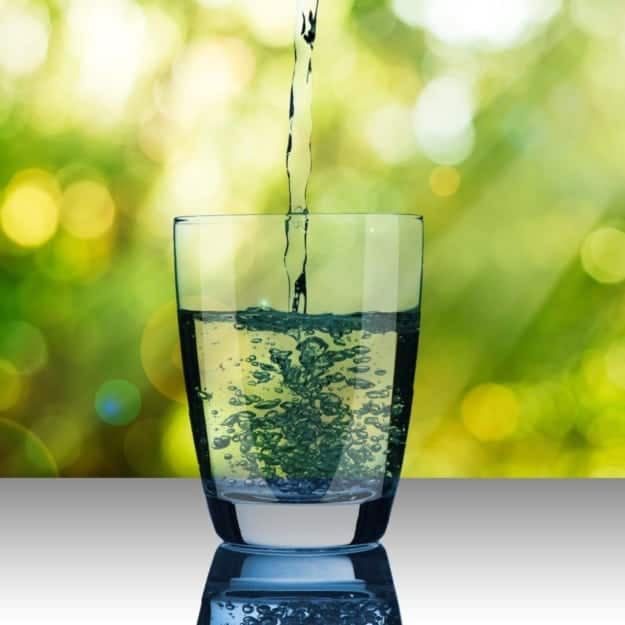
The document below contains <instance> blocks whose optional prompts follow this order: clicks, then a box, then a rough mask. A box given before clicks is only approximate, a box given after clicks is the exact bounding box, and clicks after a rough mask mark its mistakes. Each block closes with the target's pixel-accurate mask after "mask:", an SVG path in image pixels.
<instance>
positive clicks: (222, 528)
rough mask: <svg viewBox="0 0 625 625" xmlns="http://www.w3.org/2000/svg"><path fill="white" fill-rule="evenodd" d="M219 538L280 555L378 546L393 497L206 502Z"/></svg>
mask: <svg viewBox="0 0 625 625" xmlns="http://www.w3.org/2000/svg"><path fill="white" fill-rule="evenodd" d="M207 501H208V508H209V510H210V514H211V517H212V519H213V524H214V526H215V530H216V532H217V534H218V535H219V536H220V537H221V538H222V539H223V540H224V541H225V542H227V543H232V544H235V545H246V546H249V547H252V548H260V549H276V550H333V549H341V548H344V547H347V546H350V545H368V544H371V543H376V542H378V541H379V540H380V539H381V538H382V536H383V535H384V532H385V531H386V527H387V525H388V520H389V517H390V513H391V507H392V504H393V498H392V497H384V498H381V499H376V500H373V501H367V502H365V503H362V504H354V503H350V504H348V503H345V504H330V503H321V504H309V503H308V504H284V503H248V502H245V503H233V502H231V501H227V500H224V499H218V498H215V497H207Z"/></svg>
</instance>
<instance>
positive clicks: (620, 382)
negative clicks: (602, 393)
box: [605, 341, 625, 389]
mask: <svg viewBox="0 0 625 625" xmlns="http://www.w3.org/2000/svg"><path fill="white" fill-rule="evenodd" d="M605 371H606V374H607V378H608V380H610V382H612V384H614V385H615V386H618V387H619V388H621V389H625V341H621V342H619V343H615V344H614V345H612V346H611V347H610V349H609V350H608V351H607V353H606V355H605Z"/></svg>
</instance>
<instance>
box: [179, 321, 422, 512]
mask: <svg viewBox="0 0 625 625" xmlns="http://www.w3.org/2000/svg"><path fill="white" fill-rule="evenodd" d="M182 314H183V315H185V314H186V315H188V316H189V319H190V321H189V322H188V323H186V322H184V320H183V324H182V327H183V332H187V331H188V330H190V331H192V332H194V339H193V340H192V341H187V340H183V343H184V344H185V345H186V344H192V345H194V346H195V348H196V352H197V353H196V354H191V355H185V359H188V358H189V357H190V358H191V359H192V360H193V361H194V362H197V363H198V364H199V368H197V376H198V378H199V379H195V378H193V379H188V381H187V384H189V383H191V384H192V385H193V386H195V387H196V388H197V397H198V399H200V400H201V401H200V402H199V404H200V406H201V412H202V415H201V419H202V420H203V422H204V423H205V424H206V431H207V454H208V456H209V459H210V472H211V477H212V478H213V479H214V481H215V484H216V485H215V490H216V491H220V490H221V493H222V494H223V493H224V491H225V492H228V493H231V494H232V493H238V496H241V494H242V493H245V496H252V494H255V495H257V496H262V495H264V496H265V497H269V498H271V499H272V500H275V499H276V498H277V499H279V500H281V501H302V500H310V501H315V500H319V499H321V498H324V500H325V501H328V500H330V499H332V500H336V499H339V500H353V498H354V497H356V498H363V497H365V498H366V497H367V496H371V495H372V494H374V493H379V492H381V490H382V488H383V484H384V482H385V480H391V481H392V480H393V479H396V478H397V477H398V475H399V470H400V464H401V456H402V454H401V449H402V448H403V445H404V443H405V438H406V429H407V422H408V417H409V407H410V405H411V395H412V382H413V379H412V378H413V374H414V369H413V368H412V369H411V367H410V366H408V367H406V370H405V374H403V373H396V371H395V362H396V359H397V360H399V361H400V362H402V363H403V362H406V363H410V362H412V363H414V361H415V360H416V338H417V328H418V320H417V317H416V311H411V312H407V313H400V314H386V313H371V314H367V315H351V316H333V315H317V316H314V315H294V314H288V313H279V312H276V311H273V310H265V309H248V310H246V311H242V312H238V313H234V314H224V313H208V312H203V313H191V312H189V313H185V312H184V311H183V312H182ZM402 315H403V316H402ZM223 345H231V346H238V353H236V354H233V352H232V351H230V350H224V349H222V347H223ZM213 346H214V349H213ZM402 349H403V350H404V351H403V352H402V353H401V354H400V353H398V352H399V351H400V350H402ZM217 354H219V355H220V358H219V359H216V358H215V356H216V355H217ZM413 366H414V365H413ZM186 370H187V376H188V377H189V373H190V372H192V371H193V370H195V368H193V367H190V366H187V367H186ZM411 371H412V374H411ZM192 411H193V406H192ZM233 496H234V495H233Z"/></svg>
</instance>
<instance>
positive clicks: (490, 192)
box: [0, 0, 625, 477]
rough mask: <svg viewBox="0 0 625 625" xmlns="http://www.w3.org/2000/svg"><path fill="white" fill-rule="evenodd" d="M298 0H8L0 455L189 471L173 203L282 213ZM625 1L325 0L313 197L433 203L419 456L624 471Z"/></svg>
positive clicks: (349, 203)
mask: <svg viewBox="0 0 625 625" xmlns="http://www.w3.org/2000/svg"><path fill="white" fill-rule="evenodd" d="M292 15H293V2H292V0H279V1H278V0H272V1H271V2H258V1H257V0H202V1H200V0H198V1H197V2H192V1H191V0H181V1H179V2H175V3H173V2H164V1H161V2H159V1H156V0H143V1H141V2H139V1H137V0H107V2H98V1H97V0H54V1H52V0H51V1H50V2H47V3H46V2H37V1H35V0H0V259H1V262H0V450H1V451H2V453H1V454H0V474H1V475H56V474H58V475H63V476H116V475H123V476H131V475H141V476H163V475H194V474H195V473H196V463H195V458H194V456H193V448H192V442H191V435H190V428H189V426H188V423H187V414H186V407H185V405H184V394H183V388H182V384H181V368H180V356H179V353H178V344H177V330H176V325H175V309H174V306H173V303H172V302H173V299H174V291H173V270H172V249H171V220H172V217H173V216H174V215H176V214H193V213H206V212H232V213H236V212H263V211H272V212H285V211H286V207H287V184H286V177H285V172H284V149H285V145H286V137H287V114H288V111H287V106H288V89H289V81H290V76H291V69H292V50H291V45H290V43H291V42H290V39H291V32H292ZM624 26H625V5H623V3H622V2H620V0H604V1H602V2H591V1H589V0H571V1H570V2H560V1H559V0H544V1H541V2H532V1H530V0H515V1H512V0H510V1H506V2H495V1H494V0H493V1H491V0H470V1H467V2H462V3H458V2H454V0H421V1H417V0H392V1H390V0H389V2H383V1H382V0H380V1H378V0H376V1H374V0H354V1H349V0H326V1H324V0H321V9H320V30H319V38H318V45H317V49H316V56H315V64H316V73H315V112H314V119H315V131H314V139H313V151H314V173H313V178H312V180H311V188H310V198H311V205H312V210H313V211H318V212H323V211H336V210H339V211H349V210H353V211H355V212H360V211H382V212H384V211H388V212H417V213H421V214H423V215H424V216H425V218H426V229H427V246H426V274H425V292H424V296H423V302H424V310H423V326H422V330H423V336H422V348H421V353H420V357H419V366H418V379H417V387H416V395H415V403H414V414H413V422H412V426H411V431H410V441H409V450H408V454H407V458H406V463H405V475H407V476H439V477H447V476H456V477H467V476H471V477H476V476H504V477H516V476H541V477H542V476H544V477H547V476H567V477H584V476H594V477H599V476H625V321H624V320H625V289H624V284H625V202H624V200H625V198H624V191H625V189H624V182H623V181H624V179H625V177H624V173H625V166H624V165H623V154H624V153H625V152H624V146H625V117H624V116H623V110H625V83H624V82H623V80H622V77H621V67H622V64H623V62H624V60H625V45H624V40H623V37H622V33H623V31H624V30H623V29H624Z"/></svg>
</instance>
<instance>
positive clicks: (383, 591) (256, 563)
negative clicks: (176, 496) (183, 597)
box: [198, 544, 401, 625]
mask: <svg viewBox="0 0 625 625" xmlns="http://www.w3.org/2000/svg"><path fill="white" fill-rule="evenodd" d="M335 624H336V625H401V618H400V613H399V605H398V602H397V596H396V594H395V587H394V584H393V578H392V575H391V569H390V565H389V562H388V558H387V555H386V552H385V550H384V548H383V547H382V546H380V545H375V546H369V547H366V548H358V549H357V548H354V549H353V550H351V551H343V552H341V553H340V554H336V553H333V554H329V553H314V554H311V553H303V552H297V551H294V552H291V553H284V552H276V551H273V552H272V551H265V552H262V553H259V552H258V551H253V550H249V549H245V548H240V547H234V546H231V545H227V544H224V545H222V546H221V547H219V549H218V550H217V552H216V553H215V557H214V559H213V563H212V565H211V568H210V571H209V574H208V580H207V582H206V587H205V589H204V595H203V598H202V607H201V610H200V615H199V618H198V625H335Z"/></svg>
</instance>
